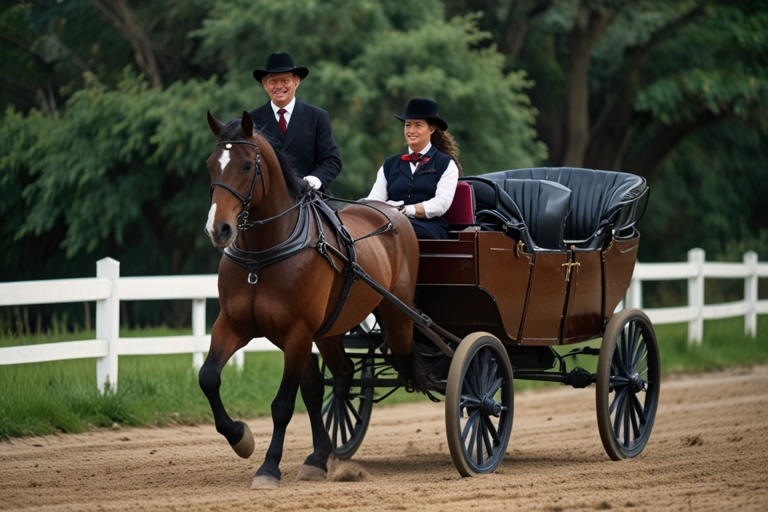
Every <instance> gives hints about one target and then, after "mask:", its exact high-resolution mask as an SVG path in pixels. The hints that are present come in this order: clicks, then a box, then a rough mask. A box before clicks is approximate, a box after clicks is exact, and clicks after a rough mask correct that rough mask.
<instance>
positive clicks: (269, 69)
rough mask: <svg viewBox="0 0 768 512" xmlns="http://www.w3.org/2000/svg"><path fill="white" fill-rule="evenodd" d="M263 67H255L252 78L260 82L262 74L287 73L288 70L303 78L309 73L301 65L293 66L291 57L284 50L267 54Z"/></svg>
mask: <svg viewBox="0 0 768 512" xmlns="http://www.w3.org/2000/svg"><path fill="white" fill-rule="evenodd" d="M264 68H265V69H257V70H255V71H254V72H253V78H255V79H256V80H257V81H259V82H261V79H262V78H264V76H266V75H269V74H273V73H288V72H289V71H290V72H292V73H294V74H296V75H298V77H299V78H301V79H302V80H304V79H305V78H306V77H307V75H308V74H309V70H308V69H307V68H305V67H303V66H295V65H294V64H293V57H291V56H290V55H289V54H288V53H286V52H277V53H271V54H269V57H267V65H266V66H264Z"/></svg>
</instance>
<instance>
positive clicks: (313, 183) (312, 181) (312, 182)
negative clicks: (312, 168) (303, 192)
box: [304, 176, 323, 190]
mask: <svg viewBox="0 0 768 512" xmlns="http://www.w3.org/2000/svg"><path fill="white" fill-rule="evenodd" d="M304 179H305V180H306V181H307V183H309V186H310V187H312V188H313V189H315V190H320V188H321V187H322V186H323V184H322V183H321V182H320V180H319V179H318V178H317V177H315V176H304Z"/></svg>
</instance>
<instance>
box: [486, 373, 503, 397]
mask: <svg viewBox="0 0 768 512" xmlns="http://www.w3.org/2000/svg"><path fill="white" fill-rule="evenodd" d="M503 382H504V379H502V378H501V377H499V378H498V379H496V380H495V381H494V382H493V384H491V385H490V386H489V389H488V392H487V393H486V394H485V396H487V397H488V398H493V397H494V395H496V392H497V391H498V390H500V389H501V384H502V383H503Z"/></svg>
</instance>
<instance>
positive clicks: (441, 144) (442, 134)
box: [430, 123, 464, 176]
mask: <svg viewBox="0 0 768 512" xmlns="http://www.w3.org/2000/svg"><path fill="white" fill-rule="evenodd" d="M430 124H432V123H430ZM432 126H434V127H435V131H434V132H432V137H431V139H430V142H432V145H433V146H435V148H437V150H438V151H439V152H441V153H444V154H446V155H448V156H449V157H451V158H452V159H453V161H454V162H456V167H458V168H459V176H464V171H463V169H462V168H461V164H460V163H459V146H458V145H457V144H456V141H455V140H454V139H453V135H451V134H450V133H448V132H446V131H444V130H442V129H440V127H439V126H437V125H434V124H432Z"/></svg>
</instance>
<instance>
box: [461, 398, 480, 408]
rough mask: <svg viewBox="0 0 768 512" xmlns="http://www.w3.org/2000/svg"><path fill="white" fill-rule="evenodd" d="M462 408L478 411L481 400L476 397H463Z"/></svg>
mask: <svg viewBox="0 0 768 512" xmlns="http://www.w3.org/2000/svg"><path fill="white" fill-rule="evenodd" d="M461 407H464V408H467V409H477V408H478V407H480V399H478V398H477V397H475V396H470V395H461Z"/></svg>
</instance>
